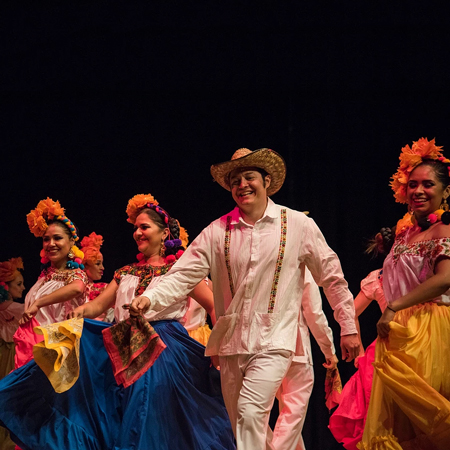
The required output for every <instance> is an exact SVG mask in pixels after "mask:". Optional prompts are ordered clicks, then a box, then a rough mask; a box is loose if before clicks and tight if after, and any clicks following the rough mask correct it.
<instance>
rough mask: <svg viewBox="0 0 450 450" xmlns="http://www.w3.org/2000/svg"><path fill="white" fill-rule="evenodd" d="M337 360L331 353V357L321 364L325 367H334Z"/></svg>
mask: <svg viewBox="0 0 450 450" xmlns="http://www.w3.org/2000/svg"><path fill="white" fill-rule="evenodd" d="M338 362H339V360H338V359H337V356H336V355H333V356H332V357H331V358H329V359H328V358H327V362H326V363H323V364H322V366H323V367H325V369H336V367H337V364H338Z"/></svg>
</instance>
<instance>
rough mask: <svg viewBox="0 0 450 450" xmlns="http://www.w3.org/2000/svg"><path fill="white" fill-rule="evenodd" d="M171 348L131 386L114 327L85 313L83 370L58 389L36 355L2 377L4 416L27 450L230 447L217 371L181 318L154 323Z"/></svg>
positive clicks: (231, 441)
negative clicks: (121, 377) (111, 346)
mask: <svg viewBox="0 0 450 450" xmlns="http://www.w3.org/2000/svg"><path fill="white" fill-rule="evenodd" d="M151 324H152V326H153V327H154V328H155V330H156V332H157V333H158V334H159V336H160V337H161V339H162V340H163V342H164V343H165V344H166V345H167V348H166V349H165V350H164V351H163V352H162V353H161V355H160V356H159V358H158V359H157V360H156V362H155V363H154V364H153V366H152V367H151V368H150V369H149V370H148V371H147V372H146V373H145V374H144V375H143V376H142V377H141V378H140V379H139V380H137V381H136V382H135V383H134V384H132V385H131V386H129V387H128V388H123V387H122V386H118V385H117V383H116V381H115V379H114V375H113V370H112V365H111V362H110V359H109V356H108V354H107V352H106V349H105V347H104V344H103V336H102V330H103V329H105V328H107V327H109V326H111V325H110V324H107V323H102V322H98V321H94V320H88V319H86V320H85V322H84V328H83V335H82V337H81V342H80V377H79V379H78V381H77V382H76V383H75V385H74V386H73V387H72V388H71V389H70V390H68V391H67V392H64V393H62V394H57V393H56V392H55V391H54V390H53V388H52V386H51V384H50V382H49V380H48V379H47V378H46V377H45V375H44V373H43V372H42V370H41V369H40V368H39V367H38V366H37V365H36V364H35V362H34V361H31V362H30V363H28V364H27V365H25V366H23V367H21V368H19V369H17V370H15V371H14V372H13V373H12V374H10V375H8V376H7V377H6V378H4V379H3V380H2V381H0V422H1V424H3V425H4V426H6V427H7V428H8V429H9V430H10V431H11V435H12V437H13V439H14V440H15V441H16V443H17V444H18V445H19V446H20V447H21V448H22V449H24V450H28V449H30V450H31V449H33V450H40V449H42V450H43V449H46V450H51V449H55V450H56V449H58V450H59V449H62V448H64V449H67V450H71V449H74V450H81V449H89V450H94V449H95V450H105V449H112V450H128V449H130V450H131V449H146V450H165V449H171V450H177V449H180V450H182V449H189V450H228V449H234V448H235V446H234V438H233V435H232V431H231V425H230V422H229V419H228V415H227V413H226V410H225V407H224V405H223V400H222V397H221V393H220V380H219V375H218V372H217V371H216V370H215V369H214V368H211V367H210V363H209V358H206V357H204V356H203V353H204V347H203V346H201V345H200V344H198V343H197V342H195V341H194V340H192V339H191V338H190V337H189V336H188V334H187V333H186V331H185V329H184V328H183V326H182V325H181V324H179V323H178V322H175V321H160V322H152V323H151Z"/></svg>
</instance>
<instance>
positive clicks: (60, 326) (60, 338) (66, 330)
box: [33, 319, 84, 393]
mask: <svg viewBox="0 0 450 450" xmlns="http://www.w3.org/2000/svg"><path fill="white" fill-rule="evenodd" d="M83 323H84V320H83V319H70V320H65V321H63V322H56V323H52V324H49V325H45V326H38V327H35V328H34V331H35V333H36V334H41V335H43V336H44V340H43V341H42V342H39V343H38V344H36V345H35V346H34V347H33V356H34V360H35V361H36V364H37V365H38V366H39V367H40V368H41V369H42V371H43V372H44V373H45V375H46V376H47V378H48V379H49V381H50V383H51V384H52V386H53V389H54V390H55V391H56V392H58V393H62V392H66V391H67V390H69V389H70V388H71V387H72V386H73V385H74V384H75V382H76V381H77V380H78V377H79V375H80V338H81V334H82V332H83Z"/></svg>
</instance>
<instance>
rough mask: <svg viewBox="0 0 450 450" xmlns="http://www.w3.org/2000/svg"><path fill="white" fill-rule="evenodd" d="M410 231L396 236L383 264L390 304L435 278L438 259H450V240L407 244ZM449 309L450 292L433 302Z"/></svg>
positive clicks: (385, 285) (431, 240)
mask: <svg viewBox="0 0 450 450" xmlns="http://www.w3.org/2000/svg"><path fill="white" fill-rule="evenodd" d="M410 232H411V229H407V230H406V231H405V232H404V233H401V234H399V235H398V236H397V238H396V240H395V242H394V245H393V246H392V249H391V252H390V253H389V255H388V256H387V257H386V259H385V260H384V264H383V290H384V295H385V296H386V300H387V302H388V304H389V303H391V302H393V301H394V300H396V299H398V298H400V297H402V296H403V295H406V294H407V293H408V292H410V291H412V290H413V289H414V288H415V287H417V286H418V285H419V284H421V283H423V282H424V281H425V280H427V279H428V278H430V277H432V276H433V275H434V266H435V264H436V260H437V259H438V258H441V257H444V258H450V238H448V237H445V238H439V239H430V240H426V241H419V242H412V243H408V237H409V234H410ZM432 301H434V302H437V303H444V304H449V305H450V290H449V291H447V292H446V293H445V294H444V295H441V296H440V297H437V298H435V299H433V300H432Z"/></svg>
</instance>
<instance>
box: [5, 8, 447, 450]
mask: <svg viewBox="0 0 450 450" xmlns="http://www.w3.org/2000/svg"><path fill="white" fill-rule="evenodd" d="M17 3H18V2H15V3H10V4H8V3H6V4H4V5H3V6H2V11H1V14H0V30H1V31H0V32H1V45H2V49H1V80H2V81H1V83H0V94H1V116H0V123H1V129H0V132H1V135H0V136H1V144H0V145H1V146H0V149H1V150H0V151H1V162H0V164H1V165H0V167H1V172H0V173H1V178H0V180H1V190H0V208H1V209H0V211H1V212H0V214H1V222H0V227H1V228H0V239H1V242H0V260H2V261H3V260H5V259H8V258H11V257H15V256H19V255H20V256H22V257H23V258H24V263H25V282H26V286H27V288H29V287H31V285H32V284H33V283H34V282H35V280H36V278H37V276H38V274H39V250H40V248H41V242H40V239H36V238H34V237H33V236H32V235H31V234H30V232H29V230H28V227H27V224H26V220H25V216H26V214H27V213H28V212H29V211H30V210H31V209H33V208H35V206H36V205H37V203H38V201H39V200H41V199H43V198H46V197H47V196H49V197H51V198H53V199H54V200H56V199H58V200H60V202H61V204H62V206H63V207H65V208H66V213H67V215H68V216H69V217H70V218H71V220H73V221H74V222H75V223H76V224H77V226H78V227H79V229H80V234H81V236H84V235H86V234H89V233H90V232H92V231H95V232H97V233H99V234H102V235H103V236H104V239H105V243H104V247H103V250H102V251H103V254H104V257H105V266H106V272H105V277H104V279H105V280H106V281H107V280H109V279H111V277H112V274H113V271H114V269H116V268H118V267H120V266H122V265H124V264H125V263H129V262H130V261H134V259H135V255H136V253H137V250H136V247H135V244H134V242H133V239H132V236H131V234H132V228H131V225H130V224H128V223H127V222H126V215H125V208H126V205H127V201H128V199H129V198H130V197H132V196H133V195H135V194H138V193H148V192H150V193H151V194H153V195H154V196H155V197H156V198H157V199H158V201H159V202H160V204H161V205H162V206H163V207H164V208H165V209H167V210H168V211H169V212H170V213H171V214H172V215H173V216H175V217H177V218H178V219H179V220H180V222H181V224H182V225H183V226H185V227H186V228H187V230H188V232H189V234H190V236H191V238H194V237H195V236H196V235H197V234H198V233H199V232H200V231H201V230H202V228H203V227H205V226H206V225H207V224H208V223H209V222H211V221H212V220H213V219H215V218H217V217H219V216H220V215H222V214H225V213H226V212H228V211H229V210H230V209H231V208H232V207H233V201H232V198H231V195H230V194H229V193H228V192H227V191H225V190H224V189H222V188H221V187H220V186H218V185H216V184H214V183H213V182H212V177H211V176H210V174H209V167H210V165H211V164H213V163H217V162H221V161H225V160H228V159H230V157H231V155H232V154H233V152H234V151H235V150H236V149H238V148H240V147H248V148H250V149H256V148H260V147H270V148H272V149H274V150H276V151H278V152H279V153H280V154H282V155H283V156H284V157H285V159H286V162H287V167H288V171H287V178H286V183H285V185H284V187H283V188H282V189H281V191H280V192H279V193H277V194H276V195H275V196H274V197H273V200H274V201H276V202H277V203H280V204H284V205H286V206H289V207H292V208H295V209H298V210H308V211H310V215H311V217H313V218H314V219H315V220H316V222H317V223H318V225H319V227H320V228H321V229H322V231H323V232H324V234H325V236H326V238H327V240H328V242H329V244H330V246H331V247H332V248H333V249H334V250H335V251H336V252H337V253H338V255H339V256H340V259H341V262H342V266H343V269H344V273H345V275H346V278H347V280H348V282H349V286H350V289H351V290H352V292H353V293H354V294H355V295H356V294H357V293H358V291H359V282H360V280H361V279H362V278H364V277H365V276H366V275H367V274H368V273H369V271H371V270H372V269H375V268H377V267H379V266H380V265H381V264H382V261H381V260H379V259H370V258H369V257H368V256H366V255H364V254H363V251H364V248H365V245H366V243H367V240H368V239H369V238H370V237H372V236H373V235H374V234H375V233H376V232H377V231H378V230H379V229H380V228H381V227H382V226H385V225H393V224H394V223H395V222H396V220H398V219H399V218H400V217H401V216H402V215H403V214H404V212H405V208H404V206H402V205H399V204H396V203H395V201H394V198H393V196H392V191H391V190H390V188H389V186H388V183H389V178H390V176H391V175H392V174H393V173H394V172H395V170H396V168H397V163H398V155H399V152H400V149H401V147H402V146H404V145H406V144H411V143H412V141H413V140H417V139H419V138H420V137H422V136H423V137H428V138H429V139H431V138H433V137H436V139H437V144H438V145H444V148H445V146H446V145H450V136H449V130H448V123H449V122H448V119H449V108H448V94H449V87H448V85H449V83H448V72H447V71H448V65H449V64H448V33H447V19H446V17H447V14H446V13H445V11H444V10H442V11H439V10H436V9H432V7H431V6H430V5H428V4H426V3H425V2H422V3H421V4H420V5H415V3H414V2H408V3H407V2H402V4H399V5H390V6H385V5H383V4H381V3H380V2H349V1H341V2H333V4H332V5H330V4H329V3H331V2H322V1H316V2H295V3H294V2H292V3H291V2H283V1H278V2H268V1H260V2H247V1H242V2H239V3H234V2H213V1H210V2H163V1H160V2H147V3H133V2H127V4H121V3H113V2H78V3H77V4H76V5H72V6H67V5H65V4H63V3H62V2H45V1H39V2H34V3H30V4H24V3H22V4H21V6H18V4H17ZM367 3H369V4H367ZM448 155H449V153H448V152H447V156H448ZM324 309H325V310H326V313H327V316H328V317H329V320H330V325H331V326H332V328H333V331H334V333H335V337H336V343H338V342H339V340H338V336H339V327H338V326H337V325H336V323H335V322H334V320H333V317H332V313H331V311H330V308H329V306H328V304H327V303H326V302H325V304H324ZM378 316H379V312H378V309H377V306H376V305H371V306H370V307H369V309H368V310H367V312H365V313H364V315H363V316H362V317H361V325H362V333H363V340H364V343H365V344H366V345H367V344H369V343H370V342H371V341H372V340H373V339H374V338H375V336H376V331H375V324H376V321H377V319H378ZM314 355H315V361H316V365H315V372H316V385H315V389H314V392H313V396H312V399H311V403H310V408H309V412H308V417H307V422H306V424H305V429H304V437H305V442H306V444H307V448H308V449H309V450H315V449H320V450H323V449H335V448H336V449H337V448H341V447H340V446H339V445H338V444H336V443H335V442H334V440H333V438H332V437H331V435H330V433H329V431H328V430H327V423H328V412H327V410H326V408H325V406H324V392H323V382H324V375H325V370H324V369H323V368H322V366H321V363H322V362H323V357H322V355H321V354H320V351H318V350H317V346H316V345H314ZM339 368H340V371H341V375H342V378H343V381H346V380H347V379H348V378H349V377H350V376H351V374H352V373H353V371H354V368H353V366H352V365H351V364H347V363H343V362H342V363H340V364H339Z"/></svg>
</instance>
